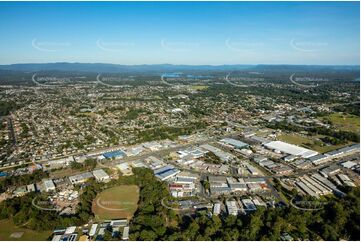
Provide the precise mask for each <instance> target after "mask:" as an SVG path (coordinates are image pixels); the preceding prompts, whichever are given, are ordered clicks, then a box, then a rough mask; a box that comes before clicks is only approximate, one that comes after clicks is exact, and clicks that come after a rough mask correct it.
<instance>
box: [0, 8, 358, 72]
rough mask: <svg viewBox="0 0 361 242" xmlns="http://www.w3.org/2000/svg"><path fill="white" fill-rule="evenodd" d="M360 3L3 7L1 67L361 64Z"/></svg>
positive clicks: (0, 26) (0, 25)
mask: <svg viewBox="0 0 361 242" xmlns="http://www.w3.org/2000/svg"><path fill="white" fill-rule="evenodd" d="M359 9H360V7H359V2H106V3H104V2H102V3H100V2H50V3H48V2H13V3H10V2H0V36H1V38H0V53H1V54H0V64H12V63H30V62H31V63H44V62H87V63H95V62H96V63H100V62H101V63H116V64H160V63H170V64H190V65H199V64H211V65H219V64H323V65H327V64H341V65H344V64H357V65H358V64H359V59H360V55H359V52H360V38H359V36H360V12H359V11H360V10H359Z"/></svg>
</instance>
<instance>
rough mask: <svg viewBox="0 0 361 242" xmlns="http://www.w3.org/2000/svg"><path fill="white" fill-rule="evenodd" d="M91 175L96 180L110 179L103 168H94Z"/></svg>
mask: <svg viewBox="0 0 361 242" xmlns="http://www.w3.org/2000/svg"><path fill="white" fill-rule="evenodd" d="M93 175H94V177H95V179H96V180H97V181H102V182H103V181H106V180H109V179H110V177H109V175H108V174H107V173H106V172H105V171H104V170H103V169H99V170H94V171H93Z"/></svg>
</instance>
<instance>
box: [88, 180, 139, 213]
mask: <svg viewBox="0 0 361 242" xmlns="http://www.w3.org/2000/svg"><path fill="white" fill-rule="evenodd" d="M138 200H139V188H138V186H135V185H121V186H117V187H112V188H109V189H107V190H105V191H103V192H101V193H100V194H98V195H97V196H96V198H95V199H94V201H93V205H92V211H93V212H94V214H95V218H96V219H97V220H104V219H120V218H129V219H130V218H131V217H133V214H134V213H135V211H136V210H137V207H138Z"/></svg>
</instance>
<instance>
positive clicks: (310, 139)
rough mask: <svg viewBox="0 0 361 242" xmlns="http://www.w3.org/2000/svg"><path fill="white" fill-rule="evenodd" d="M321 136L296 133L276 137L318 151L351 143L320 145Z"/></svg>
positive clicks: (326, 150) (325, 150) (321, 151)
mask: <svg viewBox="0 0 361 242" xmlns="http://www.w3.org/2000/svg"><path fill="white" fill-rule="evenodd" d="M321 137H323V136H320V135H318V136H307V137H306V136H301V135H297V134H282V135H279V136H278V139H279V140H281V141H284V142H287V143H290V144H294V145H298V146H301V147H304V148H307V149H312V150H315V151H317V152H320V153H325V152H328V151H331V150H335V149H339V148H341V147H345V146H347V145H349V144H351V143H347V144H342V145H327V146H326V145H324V146H323V145H322V144H324V143H323V142H322V141H320V140H318V138H321Z"/></svg>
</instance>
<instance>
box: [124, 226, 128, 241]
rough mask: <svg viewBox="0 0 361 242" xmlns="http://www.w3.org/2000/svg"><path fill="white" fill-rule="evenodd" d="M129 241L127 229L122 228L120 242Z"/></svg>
mask: <svg viewBox="0 0 361 242" xmlns="http://www.w3.org/2000/svg"><path fill="white" fill-rule="evenodd" d="M128 239H129V227H128V226H127V227H124V229H123V235H122V240H128Z"/></svg>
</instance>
